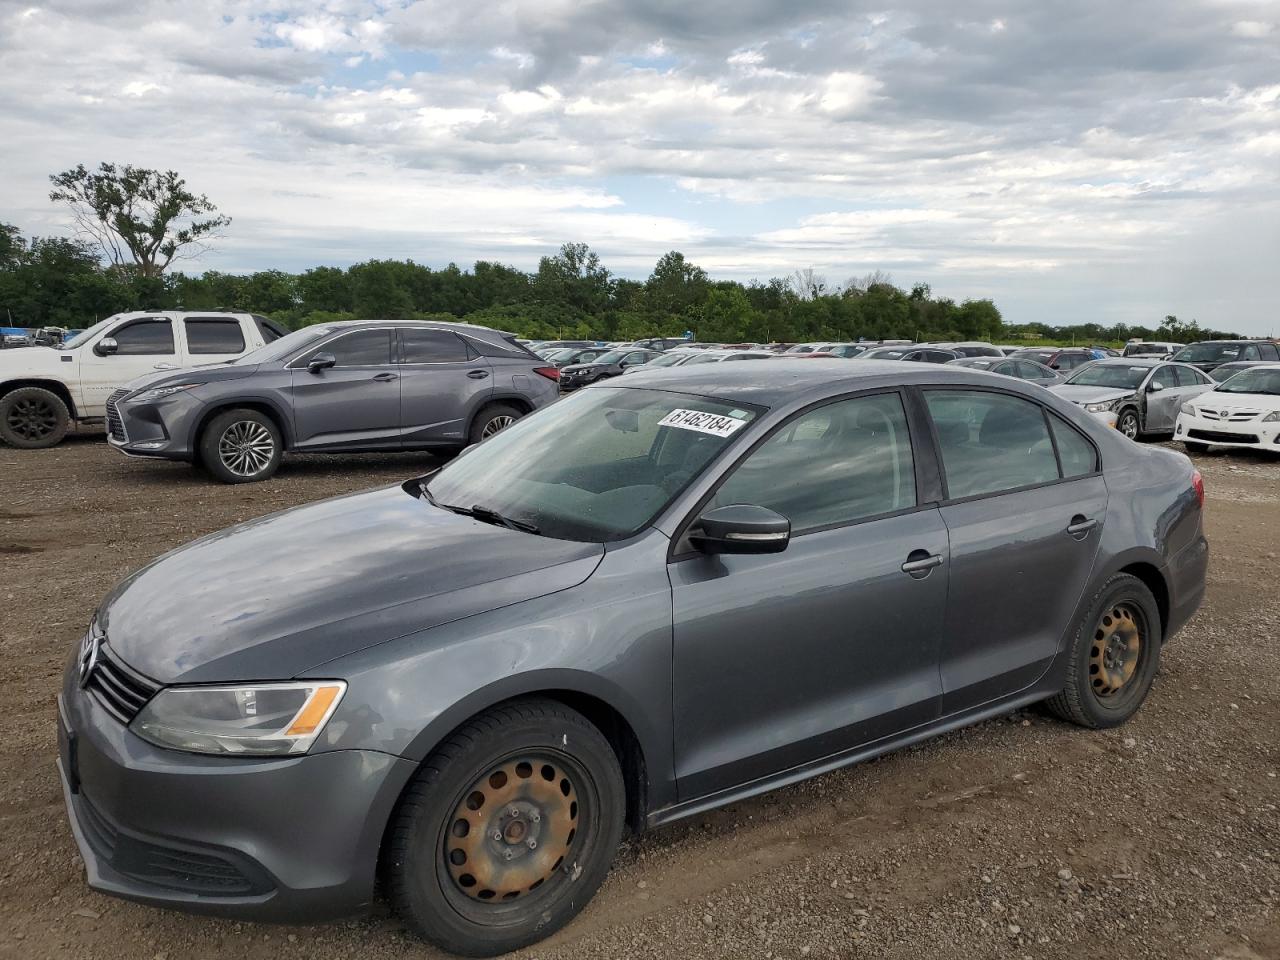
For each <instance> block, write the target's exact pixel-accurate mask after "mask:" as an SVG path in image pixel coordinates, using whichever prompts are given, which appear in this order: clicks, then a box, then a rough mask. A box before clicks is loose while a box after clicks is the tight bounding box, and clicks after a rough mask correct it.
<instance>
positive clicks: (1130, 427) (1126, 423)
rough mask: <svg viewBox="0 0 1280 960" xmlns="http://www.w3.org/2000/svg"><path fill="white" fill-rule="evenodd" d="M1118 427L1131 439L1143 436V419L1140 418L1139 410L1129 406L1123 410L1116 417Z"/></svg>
mask: <svg viewBox="0 0 1280 960" xmlns="http://www.w3.org/2000/svg"><path fill="white" fill-rule="evenodd" d="M1116 429H1117V430H1119V431H1120V432H1121V433H1123V434H1124V435H1125V436H1126V437H1128V438H1129V439H1130V440H1139V439H1141V438H1142V421H1141V420H1139V419H1138V411H1137V410H1135V409H1133V407H1129V408H1127V409H1125V410H1121V411H1120V413H1119V414H1118V415H1117V417H1116Z"/></svg>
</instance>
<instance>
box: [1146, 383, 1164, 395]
mask: <svg viewBox="0 0 1280 960" xmlns="http://www.w3.org/2000/svg"><path fill="white" fill-rule="evenodd" d="M1163 389H1164V384H1163V383H1160V382H1159V381H1157V380H1153V381H1152V382H1151V386H1149V387H1147V393H1159V392H1160V391H1161V390H1163Z"/></svg>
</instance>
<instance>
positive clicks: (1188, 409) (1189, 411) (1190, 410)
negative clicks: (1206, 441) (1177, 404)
mask: <svg viewBox="0 0 1280 960" xmlns="http://www.w3.org/2000/svg"><path fill="white" fill-rule="evenodd" d="M1182 412H1183V413H1185V414H1186V415H1187V416H1188V417H1194V416H1197V414H1196V408H1195V407H1193V406H1192V405H1191V404H1189V403H1184V404H1183V405H1182Z"/></svg>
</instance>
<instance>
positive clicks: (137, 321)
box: [94, 316, 186, 359]
mask: <svg viewBox="0 0 1280 960" xmlns="http://www.w3.org/2000/svg"><path fill="white" fill-rule="evenodd" d="M156 323H167V324H169V342H170V344H172V345H173V349H172V350H170V351H169V352H168V353H120V352H118V351H117V352H116V353H112V354H109V355H108V357H176V356H178V355H179V351H178V334H177V331H176V330H174V329H173V317H170V316H154V317H133V318H132V319H129V320H125V321H124V322H123V323H118V324H116V325H115V326H114V327H112V328H111V330H110V332H108V333H104V334H103V335H102V336H101V337H99V338H98V341H97V343H95V344H94V346H95V347H96V346H97V344H98V343H101V342H102V341H103V340H105V339H107V338H108V337H110V338H111V339H112V340H117V338H118V335H119V333H120V331H121V330H128V329H129V328H130V327H136V326H141V325H143V324H156ZM183 336H184V338H185V336H186V330H185V329H184V330H183ZM117 342H118V340H117ZM103 359H107V358H103Z"/></svg>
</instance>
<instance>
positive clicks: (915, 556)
mask: <svg viewBox="0 0 1280 960" xmlns="http://www.w3.org/2000/svg"><path fill="white" fill-rule="evenodd" d="M940 566H942V556H941V555H940V554H937V553H929V552H928V551H926V550H912V551H911V553H910V554H909V555H908V556H907V562H906V563H904V564H903V565H902V572H903V573H906V574H910V575H911V576H912V577H914V578H915V579H917V580H923V579H924V578H925V577H927V576H928V575H929V571H931V570H932V569H933V568H934V567H940Z"/></svg>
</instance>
